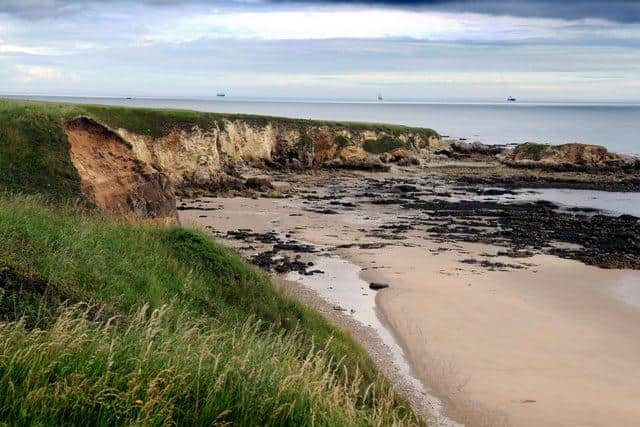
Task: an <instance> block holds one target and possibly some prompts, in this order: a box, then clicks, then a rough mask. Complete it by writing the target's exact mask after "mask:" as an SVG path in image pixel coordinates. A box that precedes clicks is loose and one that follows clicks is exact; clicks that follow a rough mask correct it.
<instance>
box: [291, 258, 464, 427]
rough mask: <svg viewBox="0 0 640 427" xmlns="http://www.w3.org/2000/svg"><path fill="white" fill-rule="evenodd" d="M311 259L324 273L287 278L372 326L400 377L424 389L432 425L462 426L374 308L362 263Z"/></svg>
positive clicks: (333, 259)
mask: <svg viewBox="0 0 640 427" xmlns="http://www.w3.org/2000/svg"><path fill="white" fill-rule="evenodd" d="M313 262H314V268H318V269H320V270H322V271H323V274H314V275H310V276H307V275H302V274H300V273H298V272H291V273H288V274H287V276H286V279H287V280H290V281H294V282H297V283H300V284H302V285H303V286H305V287H307V288H309V289H312V290H313V291H315V292H316V293H317V294H318V295H319V296H320V297H321V298H322V299H324V300H325V301H327V302H329V303H330V304H333V305H334V306H335V307H336V308H337V307H340V308H341V309H343V310H345V312H346V313H349V314H350V315H351V316H353V318H354V319H356V320H357V321H358V322H360V323H361V324H363V325H366V326H368V327H370V328H372V329H373V330H374V332H375V333H376V335H377V336H378V338H380V340H381V341H382V342H383V343H384V345H385V346H386V347H387V348H388V349H389V352H390V354H391V357H392V358H393V362H394V365H395V366H396V367H397V368H398V370H399V372H400V374H401V375H402V377H403V378H404V379H405V380H406V381H408V382H409V384H410V385H411V387H412V388H413V389H414V390H417V391H419V392H422V393H424V399H426V400H427V402H428V404H429V406H430V407H431V408H432V414H433V416H434V418H437V419H436V420H434V425H438V426H443V427H444V426H447V427H455V426H461V425H460V424H458V423H456V422H455V421H453V420H451V419H449V418H447V417H446V416H445V415H444V406H443V404H442V402H440V400H439V399H437V398H436V397H434V396H432V395H430V394H428V393H427V390H425V387H424V384H423V383H422V382H421V381H420V380H419V379H418V378H416V376H415V375H414V373H413V372H412V368H411V366H410V365H409V362H408V361H407V358H406V356H405V354H404V351H403V350H402V348H401V347H400V345H399V344H398V341H397V340H396V338H395V337H394V336H393V334H392V332H391V330H390V328H389V326H387V325H386V324H385V321H384V318H383V316H382V314H381V313H380V312H379V311H378V309H377V308H376V301H375V298H376V291H374V290H371V289H369V283H367V282H366V281H364V280H362V278H360V272H361V271H362V269H361V267H359V266H357V265H356V264H353V263H351V262H349V261H347V260H344V259H342V258H340V257H339V256H336V255H332V256H323V255H320V256H315V257H313Z"/></svg>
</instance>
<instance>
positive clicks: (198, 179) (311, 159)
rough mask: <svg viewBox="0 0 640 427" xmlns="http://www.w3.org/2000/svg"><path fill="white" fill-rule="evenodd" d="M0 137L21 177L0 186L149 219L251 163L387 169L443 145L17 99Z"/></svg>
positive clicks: (361, 126)
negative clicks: (181, 196) (58, 188)
mask: <svg viewBox="0 0 640 427" xmlns="http://www.w3.org/2000/svg"><path fill="white" fill-rule="evenodd" d="M34 135H36V137H35V138H34ZM0 136H4V140H5V141H3V146H2V147H0V150H1V151H4V152H6V153H7V155H8V156H9V157H11V158H13V159H14V160H15V162H12V163H11V164H10V165H8V166H7V168H8V169H10V170H12V169H13V170H15V172H16V175H15V176H17V179H12V180H9V179H7V178H6V177H5V178H2V180H4V181H6V182H2V180H0V186H2V184H4V187H8V188H9V189H12V188H16V189H19V190H20V191H23V192H24V191H26V192H31V190H33V192H48V189H49V185H50V184H53V185H55V186H59V185H60V182H62V183H63V184H64V191H56V194H57V195H59V194H61V193H65V195H66V196H71V197H73V196H76V197H77V196H78V195H79V194H78V193H80V194H81V195H82V196H83V197H84V198H85V199H86V200H88V201H89V202H90V204H93V205H95V206H97V207H99V208H100V209H101V210H103V211H105V212H108V213H113V214H118V215H122V214H128V213H133V214H134V215H138V216H147V217H165V216H171V215H172V214H173V213H175V193H176V192H178V193H180V192H187V193H191V194H193V190H194V189H195V190H197V191H200V192H209V191H217V190H220V189H225V188H237V187H241V186H243V185H245V182H244V181H243V180H242V178H241V177H240V174H239V172H238V171H241V170H242V169H243V168H245V167H247V166H251V167H258V168H274V169H277V170H296V171H299V170H305V169H312V168H348V169H366V170H386V169H388V166H387V165H386V163H385V162H387V163H388V162H402V161H405V162H411V161H415V159H416V157H417V156H420V155H421V154H423V153H426V152H429V151H433V150H435V149H437V148H438V147H439V146H440V144H441V140H440V137H439V136H438V134H437V133H436V132H435V131H433V130H431V129H423V128H411V127H405V126H395V125H383V124H367V123H350V122H327V121H310V120H297V119H285V118H277V117H261V116H251V115H228V114H214V113H198V112H193V111H178V110H153V109H137V108H121V107H105V106H89V105H88V106H81V105H65V104H48V103H33V102H18V101H2V102H1V103H0ZM25 149H26V151H28V152H29V153H26V152H25ZM21 156H23V157H22V158H21ZM25 168H29V169H30V170H29V171H28V170H25Z"/></svg>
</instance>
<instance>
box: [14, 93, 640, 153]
mask: <svg viewBox="0 0 640 427" xmlns="http://www.w3.org/2000/svg"><path fill="white" fill-rule="evenodd" d="M18 98H22V99H33V100H43V101H53V102H69V103H87V104H107V105H125V106H135V107H153V108H177V109H189V110H197V111H208V112H220V113H245V114H260V115H269V116H281V117H294V118H302V119H319V120H336V121H359V122H376V123H392V124H403V125H408V126H418V127H429V128H432V129H435V130H436V131H437V132H438V133H440V134H441V135H446V136H448V137H451V138H464V139H467V140H469V141H480V142H483V143H486V144H518V143H523V142H538V143H549V144H563V143H569V142H580V143H585V144H598V145H603V146H605V147H607V148H608V149H609V150H612V151H616V152H619V153H625V154H635V155H640V103H636V104H632V103H554V102H521V101H517V102H507V101H506V100H505V101H498V102H445V101H442V102H436V101H424V102H421V101H396V100H383V101H375V100H374V101H342V100H339V101H338V100H305V99H252V98H234V97H232V96H226V97H223V98H222V97H216V98H212V99H162V98H132V99H127V98H89V97H82V98H80V97H52V96H20V97H18Z"/></svg>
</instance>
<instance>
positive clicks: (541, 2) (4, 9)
mask: <svg viewBox="0 0 640 427" xmlns="http://www.w3.org/2000/svg"><path fill="white" fill-rule="evenodd" d="M107 3H111V4H117V3H121V4H128V5H130V6H132V7H133V6H136V5H137V6H140V5H141V6H145V7H149V8H158V7H172V6H174V7H175V6H185V5H200V6H203V7H209V8H210V7H236V8H262V9H264V8H269V7H274V6H284V7H289V8H296V7H299V6H305V5H334V6H335V5H343V6H344V5H347V6H356V7H359V6H365V7H385V8H392V9H423V10H433V11H443V12H460V13H465V12H467V13H481V14H489V15H506V16H517V17H525V18H557V19H563V20H581V19H589V18H593V19H603V20H608V21H613V22H618V23H638V22H640V1H638V0H486V1H480V0H355V1H354V0H218V1H215V0H214V1H211V0H101V1H98V0H0V13H8V14H13V15H17V16H20V17H22V18H26V19H41V18H46V17H52V16H59V15H61V14H69V13H73V12H76V11H79V10H82V9H85V8H87V7H89V6H90V5H104V4H107Z"/></svg>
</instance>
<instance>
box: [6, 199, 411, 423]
mask: <svg viewBox="0 0 640 427" xmlns="http://www.w3.org/2000/svg"><path fill="white" fill-rule="evenodd" d="M0 284H2V287H3V288H4V289H3V290H2V292H0V293H1V294H3V295H2V297H1V298H0V318H2V319H4V320H3V321H0V420H6V421H9V422H10V423H11V424H14V423H17V424H32V423H41V424H45V425H52V424H67V423H82V424H85V423H87V424H112V423H117V424H128V423H132V422H134V423H138V422H149V423H152V424H162V423H166V422H170V421H171V422H178V423H191V422H195V423H196V424H211V423H214V422H216V420H217V421H219V422H221V421H226V422H233V423H239V424H245V425H246V424H262V423H266V424H272V425H310V424H312V423H313V422H315V423H316V424H319V425H372V424H379V425H387V424H393V423H403V424H404V423H418V422H417V420H416V419H415V418H414V416H413V415H412V413H411V411H410V410H409V409H408V408H407V407H406V406H405V404H404V403H403V402H402V401H401V400H399V399H398V398H397V397H396V396H395V395H394V394H393V392H392V391H391V389H390V387H389V385H388V383H387V382H386V381H385V380H384V379H381V378H379V377H378V374H377V372H376V369H375V367H374V366H373V364H372V362H371V360H370V359H369V358H368V356H367V355H366V353H365V352H364V351H363V350H362V349H361V348H360V347H359V346H358V345H357V344H355V343H354V342H353V340H352V339H351V338H350V337H349V336H348V335H347V334H346V333H344V332H342V331H340V330H337V329H335V328H334V327H332V326H331V325H329V324H328V323H327V322H326V321H325V320H324V319H323V318H322V317H321V316H320V315H318V314H317V313H315V312H314V311H312V310H309V309H307V308H305V307H304V306H302V305H301V304H299V303H297V302H296V301H293V300H291V299H288V298H285V297H283V296H282V295H281V294H279V293H278V292H277V291H276V290H275V289H274V288H273V286H272V285H271V284H270V282H269V281H268V279H267V278H266V277H265V276H263V275H262V274H260V273H259V272H257V271H255V270H254V269H253V268H251V267H249V266H247V265H246V264H245V263H244V262H243V261H242V260H241V259H239V258H238V257H237V256H235V255H234V254H232V253H231V252H230V251H228V250H226V249H224V248H223V247H221V246H219V245H217V244H215V243H214V242H213V241H212V240H211V239H209V238H208V237H206V236H204V235H202V234H200V233H198V232H195V231H191V230H185V229H182V228H155V227H150V226H133V225H126V224H118V223H114V222H111V221H108V220H105V219H101V218H95V217H91V216H90V215H89V214H87V213H78V209H77V208H75V207H52V206H49V205H47V204H46V203H43V201H42V200H41V199H40V198H33V197H25V196H19V197H12V198H8V197H2V198H0ZM63 300H66V301H68V303H67V305H66V306H61V305H59V303H60V301H63ZM81 301H83V302H85V303H88V304H94V305H95V306H94V307H93V308H92V309H87V308H86V306H81V307H75V308H74V307H73V306H71V305H70V304H71V303H78V302H81ZM61 307H68V308H66V309H65V308H61ZM97 307H99V309H98V308H97ZM21 317H22V320H19V319H20V318H21ZM109 319H110V320H109ZM329 337H333V338H332V339H329ZM314 343H315V344H314ZM369 384H373V386H372V387H370V388H369V387H368V386H369Z"/></svg>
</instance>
